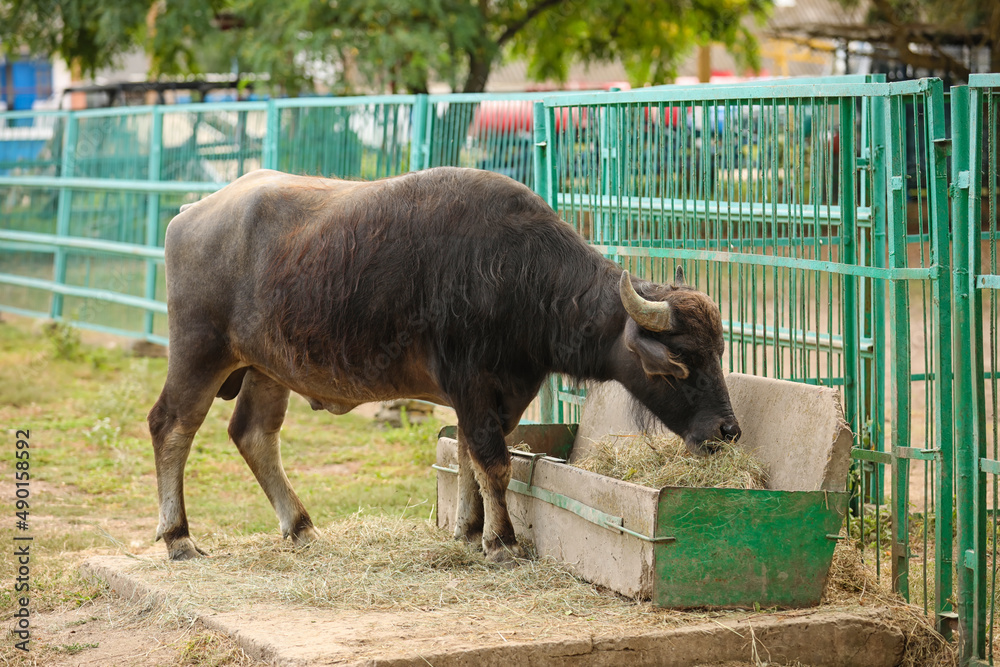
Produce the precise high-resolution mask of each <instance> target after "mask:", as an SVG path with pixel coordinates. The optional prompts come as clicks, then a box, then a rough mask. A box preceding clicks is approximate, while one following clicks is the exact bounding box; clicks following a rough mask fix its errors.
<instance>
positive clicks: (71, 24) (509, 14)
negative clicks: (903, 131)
mask: <svg viewBox="0 0 1000 667" xmlns="http://www.w3.org/2000/svg"><path fill="white" fill-rule="evenodd" d="M769 6H770V0H692V1H690V2H685V1H683V0H673V1H671V2H666V3H656V4H654V5H647V4H642V3H635V2H619V1H616V0H570V1H568V2H561V1H559V0H495V1H493V2H481V1H475V2H474V1H472V0H323V1H321V0H286V1H285V2H282V3H274V2H272V1H271V0H209V1H208V2H205V1H204V0H171V1H170V2H166V3H161V2H155V1H154V0H123V1H121V2H108V1H107V0H30V1H29V0H11V1H10V2H6V3H0V43H2V44H3V45H4V47H5V48H8V49H11V48H19V47H21V46H26V47H28V48H29V49H30V50H31V51H32V52H34V53H57V54H59V55H61V56H62V57H64V58H65V59H66V60H67V61H69V62H76V63H78V64H79V65H80V66H81V67H82V69H83V71H84V72H94V71H95V70H96V69H98V68H100V67H105V66H109V65H113V64H114V62H115V59H116V58H117V57H118V56H120V55H121V54H122V53H125V52H127V51H129V50H131V49H134V48H136V47H140V48H142V49H144V50H145V51H146V52H147V53H148V54H150V56H151V63H152V72H151V74H152V75H154V76H155V75H158V74H164V73H165V74H177V73H188V72H194V73H197V72H200V71H206V70H211V71H228V70H230V68H231V67H232V65H233V62H234V60H235V62H236V63H238V66H239V68H240V69H241V70H243V71H254V72H260V73H267V74H268V75H269V76H270V82H271V85H272V86H273V87H274V88H276V89H277V90H279V91H282V92H285V93H290V94H293V95H294V94H298V93H300V92H307V91H313V90H315V89H316V88H317V84H318V82H320V81H324V82H326V83H327V85H331V86H332V90H333V92H335V93H356V92H363V91H370V90H389V91H392V92H426V91H427V88H428V84H429V82H430V81H431V80H438V81H444V82H447V83H449V84H450V85H451V87H452V88H453V89H460V90H463V91H465V92H477V91H481V90H483V87H484V86H485V84H486V80H487V78H488V76H489V73H490V71H491V70H492V68H493V67H494V66H496V65H497V64H498V63H499V62H500V61H501V59H502V58H503V57H504V55H505V54H508V53H512V54H515V55H517V56H520V57H525V58H527V59H528V62H529V74H530V75H531V76H533V77H536V78H540V79H541V78H554V79H557V80H565V79H566V76H567V74H568V71H569V66H570V65H571V64H572V63H573V62H574V61H580V62H585V63H590V62H595V61H599V60H613V59H616V58H617V59H620V60H621V61H622V62H623V63H624V64H625V65H626V67H627V69H628V72H629V76H630V78H631V79H632V82H633V83H634V84H643V83H647V82H648V83H663V82H666V81H668V80H670V78H672V77H673V76H674V74H675V72H676V69H677V65H678V64H679V62H680V61H681V60H682V59H683V58H684V57H685V56H686V55H687V54H688V53H689V52H690V50H691V48H692V47H694V46H695V45H698V44H708V43H710V42H713V41H714V42H721V43H723V44H725V45H726V46H727V47H729V49H730V50H731V51H733V53H734V54H736V55H737V57H738V59H739V60H740V61H741V62H743V63H745V64H748V65H751V66H752V65H754V64H756V41H755V39H754V38H753V35H752V34H751V32H750V31H749V30H748V28H747V27H746V24H745V22H744V20H743V19H744V18H745V17H746V16H748V15H750V16H755V17H762V16H763V15H764V13H765V12H766V10H767V8H768V7H769ZM220 17H224V18H228V19H230V20H229V21H228V23H229V24H230V26H229V27H230V29H228V30H220V25H221V22H220V20H219V19H220ZM331 81H332V84H330V82H331Z"/></svg>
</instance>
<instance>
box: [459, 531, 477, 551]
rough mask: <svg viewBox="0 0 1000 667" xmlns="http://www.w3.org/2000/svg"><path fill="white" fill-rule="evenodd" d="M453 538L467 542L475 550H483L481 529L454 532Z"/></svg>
mask: <svg viewBox="0 0 1000 667" xmlns="http://www.w3.org/2000/svg"><path fill="white" fill-rule="evenodd" d="M455 539H456V540H458V541H459V542H465V543H467V544H468V545H469V546H470V547H472V548H473V549H475V550H476V551H482V550H483V532H482V531H474V532H471V533H461V534H456V535H455Z"/></svg>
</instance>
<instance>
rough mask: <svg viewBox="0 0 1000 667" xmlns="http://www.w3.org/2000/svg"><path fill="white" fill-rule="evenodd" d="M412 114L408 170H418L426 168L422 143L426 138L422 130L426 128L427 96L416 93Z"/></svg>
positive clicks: (424, 148)
mask: <svg viewBox="0 0 1000 667" xmlns="http://www.w3.org/2000/svg"><path fill="white" fill-rule="evenodd" d="M412 109H413V111H412V115H411V116H410V128H411V129H410V171H420V170H421V169H426V167H425V166H424V163H425V162H426V159H427V158H426V155H427V150H426V149H427V146H425V145H424V142H425V141H426V139H425V138H424V132H425V131H426V130H427V96H426V95H417V98H416V99H415V100H414V101H413V107H412Z"/></svg>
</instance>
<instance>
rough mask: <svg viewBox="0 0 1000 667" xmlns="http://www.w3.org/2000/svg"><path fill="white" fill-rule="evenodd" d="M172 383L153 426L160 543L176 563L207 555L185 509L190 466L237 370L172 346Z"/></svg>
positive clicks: (155, 413) (165, 388)
mask: <svg viewBox="0 0 1000 667" xmlns="http://www.w3.org/2000/svg"><path fill="white" fill-rule="evenodd" d="M171 348H172V349H171V357H170V361H169V363H168V368H167V381H166V383H165V384H164V385H163V391H162V392H160V397H159V399H157V401H156V403H155V404H154V405H153V408H152V409H151V410H150V411H149V416H148V418H147V421H148V423H149V433H150V435H151V436H152V440H153V455H154V459H155V461H156V491H157V496H158V498H159V504H160V519H159V525H158V526H157V528H156V539H157V540H159V539H160V538H163V540H164V541H165V542H166V544H167V554H168V555H169V557H170V559H172V560H187V559H189V558H194V557H196V556H198V555H206V554H205V552H204V551H202V550H201V549H199V548H198V547H197V546H196V545H195V543H194V540H192V539H191V536H190V534H189V532H188V521H187V513H186V512H185V509H184V466H185V464H186V463H187V458H188V454H189V453H190V451H191V442H192V441H193V440H194V436H195V433H197V431H198V428H199V427H200V426H201V424H202V422H203V421H204V420H205V415H206V414H208V410H209V408H210V407H211V406H212V401H213V400H214V398H215V394H216V392H217V391H218V390H219V387H220V386H221V385H222V383H223V382H224V381H225V379H226V377H227V376H228V375H229V373H230V372H231V371H232V370H233V367H232V366H230V365H227V364H226V363H225V362H224V361H223V360H222V359H221V357H222V356H223V355H221V354H218V353H214V354H211V355H205V356H199V357H198V358H194V359H189V358H185V356H184V354H183V349H184V347H183V346H182V345H180V344H177V345H172V346H171Z"/></svg>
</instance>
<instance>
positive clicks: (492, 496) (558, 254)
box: [149, 168, 740, 562]
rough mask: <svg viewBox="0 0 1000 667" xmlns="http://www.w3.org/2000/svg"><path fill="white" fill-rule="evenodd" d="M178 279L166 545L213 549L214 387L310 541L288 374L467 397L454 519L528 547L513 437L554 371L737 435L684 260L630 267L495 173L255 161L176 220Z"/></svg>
mask: <svg viewBox="0 0 1000 667" xmlns="http://www.w3.org/2000/svg"><path fill="white" fill-rule="evenodd" d="M166 277H167V294H168V298H167V303H168V309H169V323H170V355H169V364H168V369H167V379H166V383H165V385H164V387H163V392H162V393H161V394H160V397H159V399H158V400H157V402H156V404H155V405H154V406H153V408H152V410H151V411H150V413H149V430H150V433H151V435H152V440H153V450H154V453H155V458H156V482H157V491H158V494H159V505H160V518H159V527H158V528H157V533H156V537H157V539H159V538H161V537H162V538H163V539H164V540H165V541H166V545H167V550H168V552H169V555H170V558H173V559H185V558H191V557H194V556H197V555H198V554H201V553H203V552H202V551H201V550H200V549H198V547H196V546H195V543H194V541H193V540H192V539H191V536H190V535H189V533H188V523H187V516H186V513H185V510H184V493H183V475H184V465H185V462H186V460H187V457H188V452H189V450H190V448H191V441H192V439H193V437H194V435H195V432H196V431H197V430H198V428H199V426H201V423H202V421H203V420H204V418H205V414H206V413H207V412H208V409H209V407H210V406H211V405H212V401H213V399H214V398H215V397H216V396H222V397H224V398H227V399H231V398H234V397H236V396H237V395H238V400H237V403H236V408H235V410H234V412H233V416H232V420H231V421H230V424H229V435H230V436H231V437H232V439H233V441H234V442H235V443H236V446H237V448H238V449H239V451H240V453H241V454H242V455H243V458H244V459H245V460H246V462H247V464H248V465H249V466H250V469H251V470H252V471H253V473H254V475H255V476H256V478H257V481H258V482H259V483H260V485H261V487H263V489H264V493H266V494H267V497H268V499H269V500H270V501H271V504H272V505H273V506H274V510H275V512H276V513H277V515H278V519H279V522H280V525H281V531H282V533H283V534H284V535H285V536H286V537H288V536H290V537H291V538H292V539H293V540H296V541H300V542H301V541H309V540H312V539H313V538H315V537H316V535H317V532H316V530H315V529H314V528H313V525H312V521H311V520H310V518H309V514H308V513H307V512H306V509H305V507H303V505H302V503H301V501H300V500H299V498H298V496H296V494H295V492H294V491H293V490H292V488H291V486H290V485H289V482H288V478H287V477H286V476H285V472H284V469H283V467H282V464H281V454H280V451H279V444H278V432H279V431H280V429H281V424H282V421H283V420H284V416H285V410H286V408H287V405H288V395H289V392H290V391H294V392H296V393H298V394H301V395H302V396H303V397H305V398H306V399H307V400H308V401H309V402H310V403H311V405H312V407H313V408H314V409H317V410H318V409H326V410H329V411H330V412H333V413H334V414H343V413H345V412H347V411H349V410H351V409H352V408H354V407H355V406H357V405H359V404H361V403H365V402H368V401H379V400H387V399H393V398H402V397H408V398H417V399H424V400H428V401H433V402H435V403H439V404H442V405H450V406H452V407H454V409H455V411H456V413H457V415H458V425H459V495H460V497H459V512H458V521H457V529H456V537H458V538H461V539H467V540H470V541H473V542H474V543H478V542H479V540H480V539H481V540H482V548H483V550H484V551H485V554H486V557H487V558H488V559H489V560H491V561H497V562H502V561H505V560H510V559H511V558H513V557H518V556H520V555H522V553H523V551H522V550H521V548H520V547H519V546H518V544H517V541H516V539H515V537H514V532H513V528H512V526H511V522H510V517H509V516H508V514H507V506H506V501H505V496H504V494H505V490H506V488H507V484H508V482H509V479H510V456H509V453H508V451H507V448H506V446H505V444H504V435H505V434H507V433H509V432H510V431H511V429H513V427H514V426H515V425H516V424H517V423H518V420H519V418H520V416H521V414H522V413H523V411H524V410H525V408H526V407H527V405H528V403H529V402H530V401H531V400H532V398H533V397H534V396H535V395H536V394H537V392H538V390H539V387H540V386H541V384H542V382H543V380H544V379H545V377H546V376H547V375H548V374H549V373H564V374H566V375H569V376H571V377H574V378H578V379H581V380H590V379H592V380H611V379H614V380H617V381H619V382H620V383H622V384H623V385H624V386H625V387H626V388H627V389H628V390H629V392H631V394H632V395H633V396H634V398H635V399H636V403H637V405H638V406H644V408H642V410H643V411H645V410H646V409H648V411H649V412H648V413H651V414H652V415H655V418H657V419H659V420H661V421H662V422H663V423H664V424H666V426H667V427H669V428H670V429H671V430H673V431H675V432H676V433H678V434H680V435H681V436H683V437H684V438H685V442H686V443H687V446H688V447H689V448H690V449H691V450H692V451H695V452H705V451H708V450H710V449H711V445H710V444H705V443H706V441H712V440H716V439H720V438H723V439H730V440H731V439H734V438H737V437H738V436H739V434H740V429H739V425H738V424H737V422H736V418H735V417H734V415H733V411H732V407H731V405H730V402H729V394H728V391H727V389H726V384H725V381H724V378H723V371H722V365H721V362H720V357H721V355H722V353H723V339H722V323H721V318H720V314H719V309H718V307H717V306H716V305H715V304H714V303H712V301H711V300H710V299H709V298H708V297H707V296H706V295H704V294H702V293H701V292H698V291H696V290H695V289H693V288H691V287H689V286H687V285H685V284H684V282H683V275H682V273H681V271H680V270H678V272H677V277H676V278H675V282H674V284H672V285H660V284H656V283H651V282H647V281H643V280H633V279H632V278H630V276H629V274H628V273H626V272H623V271H622V269H621V268H620V267H618V266H617V265H615V264H614V263H613V262H611V261H609V260H607V259H605V258H604V257H602V256H601V255H600V254H599V253H598V252H597V251H595V250H594V249H593V248H591V247H590V246H588V245H587V243H586V242H584V240H583V239H582V238H581V237H580V236H579V235H578V234H577V233H576V232H575V231H574V230H573V229H572V228H571V227H570V226H569V225H567V224H566V223H565V222H563V221H562V220H561V219H560V218H559V216H558V215H557V214H556V213H555V212H553V210H552V209H551V208H549V206H547V205H546V204H545V202H544V201H543V200H542V199H541V198H540V197H538V196H537V195H536V194H535V193H534V192H532V191H531V190H530V189H528V188H526V187H525V186H523V185H521V184H520V183H518V182H516V181H514V180H512V179H510V178H507V177H505V176H501V175H499V174H494V173H490V172H487V171H479V170H474V169H455V168H439V169H430V170H427V171H422V172H418V173H412V174H407V175H404V176H399V177H396V178H387V179H384V180H380V181H373V182H355V181H341V180H333V179H326V178H312V177H303V176H292V175H289V174H283V173H279V172H275V171H268V170H262V171H256V172H253V173H251V174H248V175H246V176H243V177H242V178H240V179H238V180H237V181H235V182H234V183H232V184H230V185H229V186H227V187H225V188H223V189H222V190H220V191H219V192H217V193H215V194H212V195H211V196H209V197H206V198H205V199H203V200H201V201H200V202H197V203H195V204H193V205H190V206H188V207H185V209H184V210H183V211H182V212H181V213H180V214H179V215H177V217H175V218H174V219H173V220H172V221H171V223H170V226H169V227H168V228H167V234H166ZM648 413H647V414H648Z"/></svg>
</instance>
